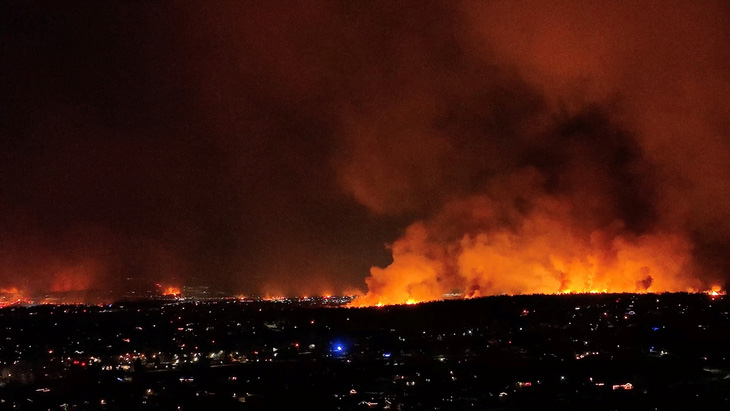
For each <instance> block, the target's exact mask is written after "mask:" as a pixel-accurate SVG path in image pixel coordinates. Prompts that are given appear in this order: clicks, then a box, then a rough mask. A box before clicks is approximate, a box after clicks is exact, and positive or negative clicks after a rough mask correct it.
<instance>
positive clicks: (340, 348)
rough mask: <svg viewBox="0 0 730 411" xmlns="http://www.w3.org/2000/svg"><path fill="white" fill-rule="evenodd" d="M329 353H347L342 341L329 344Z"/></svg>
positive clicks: (345, 345)
mask: <svg viewBox="0 0 730 411" xmlns="http://www.w3.org/2000/svg"><path fill="white" fill-rule="evenodd" d="M330 352H332V353H334V354H335V355H343V354H345V353H346V352H347V344H345V342H343V341H342V340H335V341H332V342H331V343H330Z"/></svg>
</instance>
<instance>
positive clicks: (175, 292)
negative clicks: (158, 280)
mask: <svg viewBox="0 0 730 411" xmlns="http://www.w3.org/2000/svg"><path fill="white" fill-rule="evenodd" d="M162 295H167V296H174V297H178V296H180V289H179V288H178V287H167V288H165V290H164V291H163V292H162Z"/></svg>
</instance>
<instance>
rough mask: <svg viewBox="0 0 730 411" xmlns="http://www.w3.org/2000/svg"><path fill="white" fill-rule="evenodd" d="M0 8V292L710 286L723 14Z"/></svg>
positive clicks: (453, 6)
mask: <svg viewBox="0 0 730 411" xmlns="http://www.w3.org/2000/svg"><path fill="white" fill-rule="evenodd" d="M5 9H6V10H5V11H6V12H4V13H0V38H2V39H3V40H2V42H0V55H2V56H3V63H1V64H0V92H1V93H2V95H3V96H7V98H3V99H0V100H2V101H0V134H2V135H3V136H4V137H3V139H2V141H0V187H1V188H0V288H7V289H12V288H17V289H19V290H21V291H46V290H58V291H74V290H82V289H85V290H92V289H95V290H108V289H113V290H124V289H127V288H129V287H136V286H138V285H139V284H137V283H139V282H149V283H151V284H154V283H161V284H165V285H166V286H171V287H181V286H183V285H186V284H187V285H211V286H213V287H214V288H220V289H224V290H228V291H230V292H243V293H261V292H271V293H274V292H275V293H284V294H314V293H321V292H325V291H326V292H328V293H335V292H341V291H344V290H352V289H353V288H362V287H363V286H364V285H367V287H368V292H367V294H366V296H365V297H363V298H362V299H360V300H359V303H360V304H377V303H378V302H380V303H399V302H407V301H408V300H415V301H420V300H424V299H436V298H442V296H443V295H444V294H447V293H452V292H458V293H461V294H463V295H465V296H477V295H488V294H499V293H531V292H565V291H568V290H571V291H603V290H608V291H669V290H687V289H706V288H709V286H711V285H716V284H723V283H724V282H725V281H726V279H727V276H728V272H730V259H728V257H727V249H728V247H729V246H730V166H728V164H730V135H729V134H728V130H730V127H729V123H728V119H729V118H730V115H729V114H730V112H729V111H730V109H729V108H728V105H727V104H726V101H728V100H730V72H729V71H728V69H727V67H730V52H729V51H728V48H727V44H726V43H727V38H728V35H730V25H729V24H728V22H729V21H730V18H729V17H730V15H729V13H730V10H729V7H728V5H727V4H726V2H722V1H717V2H713V1H707V2H703V3H701V4H694V3H687V2H670V3H667V2H659V1H653V0H647V1H642V2H635V1H617V2H611V3H610V4H609V3H606V4H603V3H600V4H598V3H597V4H589V5H587V4H577V3H575V2H569V1H546V2H541V3H540V4H535V3H534V2H522V1H510V2H505V1H487V2H479V3H472V2H463V3H461V2H458V3H454V2H440V1H434V2H423V1H399V2H365V3H359V2H330V1H318V2H307V3H290V4H286V5H278V4H272V3H270V2H227V1H210V2H206V3H205V4H204V5H195V4H187V3H186V4H176V3H168V2H155V3H154V4H153V3H149V2H147V3H140V2H104V3H99V2H79V3H78V7H68V6H66V5H64V6H61V5H55V6H54V5H47V4H40V3H35V2H32V1H30V2H23V3H22V4H17V5H10V6H8V7H6V8H5ZM386 243H387V244H389V246H388V247H387V248H384V247H383V244H386ZM370 267H373V268H372V269H370ZM369 269H370V276H369V277H368V278H367V279H366V281H365V284H363V282H362V280H363V277H365V276H366V275H367V273H368V270H369ZM363 291H364V290H363Z"/></svg>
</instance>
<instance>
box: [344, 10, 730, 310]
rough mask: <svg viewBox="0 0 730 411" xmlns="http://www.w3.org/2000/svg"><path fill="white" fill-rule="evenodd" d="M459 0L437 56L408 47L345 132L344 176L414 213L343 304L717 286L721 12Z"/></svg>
mask: <svg viewBox="0 0 730 411" xmlns="http://www.w3.org/2000/svg"><path fill="white" fill-rule="evenodd" d="M462 12H463V14H462V17H463V21H464V22H468V23H467V24H466V26H459V27H460V28H462V29H463V30H462V31H460V32H459V34H460V37H459V38H458V40H457V41H456V43H457V44H456V45H453V47H454V48H455V49H456V50H458V52H455V56H454V57H452V58H450V59H449V61H450V62H451V63H450V64H449V65H444V64H441V62H440V61H432V60H428V61H426V62H420V61H418V60H417V59H408V60H407V61H409V62H414V61H417V62H418V63H421V64H414V65H413V66H409V67H407V68H405V67H401V68H400V69H399V70H397V72H401V73H404V72H408V73H410V74H411V75H412V76H413V78H415V79H416V80H412V79H411V80H409V81H404V82H401V83H396V82H390V83H389V86H390V87H392V88H391V90H390V95H391V96H392V97H391V98H389V99H387V100H386V103H385V104H381V105H379V106H374V107H373V108H372V109H370V110H365V111H364V112H361V113H359V114H358V115H357V118H358V121H357V122H356V123H354V124H356V125H357V127H352V124H348V125H347V126H346V127H345V133H346V134H347V135H349V136H350V140H349V142H348V145H347V148H348V150H347V151H346V152H347V153H348V158H347V162H346V164H345V165H343V166H342V167H341V168H340V177H341V179H340V181H341V182H342V183H343V185H344V187H345V188H346V189H347V190H349V191H350V193H351V194H352V195H353V196H355V198H357V199H358V200H359V201H361V202H362V203H363V204H365V205H367V206H368V207H370V209H371V210H373V211H374V212H377V213H385V214H388V213H403V212H405V211H407V210H410V211H414V212H415V213H416V214H418V215H420V216H421V217H420V219H419V221H417V222H415V223H413V224H412V225H411V226H409V227H408V228H407V229H406V230H405V233H404V234H403V236H401V237H400V238H399V239H397V240H396V241H395V242H394V243H393V244H392V245H391V246H390V250H391V251H392V256H393V262H392V263H391V264H390V265H388V266H387V267H385V268H379V267H373V268H372V269H371V275H370V277H368V278H367V280H366V283H367V285H368V289H369V291H368V293H367V294H366V295H365V296H364V297H363V298H360V299H359V300H358V301H357V302H356V304H360V305H374V304H393V303H406V302H409V301H411V302H412V301H423V300H431V299H440V298H444V296H445V295H447V294H453V293H455V294H458V295H463V296H467V297H470V296H480V295H493V294H502V293H508V294H519V293H557V292H601V291H609V292H644V291H653V292H662V291H688V290H699V289H707V288H709V287H710V286H711V285H713V284H716V283H718V282H721V281H723V280H722V278H723V277H724V276H725V275H726V274H727V269H728V261H727V258H726V257H723V256H722V251H720V250H723V249H727V246H728V244H730V241H729V240H730V237H729V235H728V234H729V233H730V230H729V228H730V226H729V224H728V221H730V220H728V217H730V215H728V214H729V212H730V196H729V195H728V194H730V166H728V164H730V140H728V137H729V135H728V130H729V129H728V127H727V126H728V122H727V118H729V117H728V114H730V110H728V108H727V105H724V104H722V103H721V99H725V98H729V97H730V82H729V80H730V72H728V70H727V68H726V67H727V66H725V64H726V63H727V62H728V56H729V54H728V52H727V50H726V48H725V47H724V46H722V42H723V41H722V40H721V39H722V38H723V37H724V36H726V35H727V33H728V26H727V23H726V22H727V20H726V19H727V17H728V10H727V8H726V7H725V6H723V5H721V4H719V3H718V4H709V3H707V4H703V6H701V7H697V6H695V5H692V6H690V5H674V6H673V7H665V5H664V4H662V3H654V2H642V3H641V4H638V3H631V2H626V3H624V2H619V3H612V4H610V5H608V4H606V5H593V6H590V7H583V6H577V5H575V4H574V3H571V2H560V1H557V2H548V3H544V4H541V5H539V6H535V5H534V4H529V3H521V2H488V3H481V4H480V5H478V6H476V8H472V5H469V6H468V7H467V8H464V9H463V10H462ZM410 50H412V49H410ZM426 55H427V56H429V57H433V54H426Z"/></svg>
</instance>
